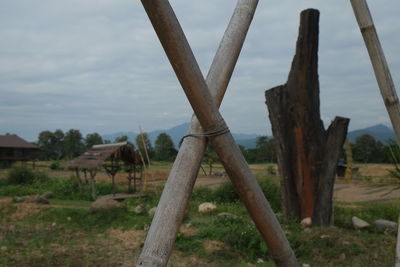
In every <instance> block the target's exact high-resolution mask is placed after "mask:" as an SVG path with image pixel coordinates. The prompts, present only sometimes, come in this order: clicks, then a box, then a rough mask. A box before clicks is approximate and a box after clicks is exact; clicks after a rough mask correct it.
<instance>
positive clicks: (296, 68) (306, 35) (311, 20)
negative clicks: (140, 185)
mask: <svg viewBox="0 0 400 267" xmlns="http://www.w3.org/2000/svg"><path fill="white" fill-rule="evenodd" d="M318 24H319V11H318V10H315V9H308V10H305V11H303V12H301V15H300V27H299V36H298V39H297V44H296V54H295V56H294V58H293V62H292V66H291V70H290V72H289V77H288V81H287V82H286V84H284V85H281V86H278V87H275V88H272V89H270V90H267V91H266V92H265V97H266V103H267V106H268V110H269V118H270V121H271V124H272V132H273V135H274V137H275V139H276V144H277V158H278V166H279V170H280V174H281V187H282V190H283V208H284V213H285V216H286V218H288V219H304V218H312V219H313V224H315V225H327V224H329V222H330V214H331V206H332V190H333V184H334V179H335V174H336V162H337V160H338V157H339V152H340V149H341V147H342V145H343V142H344V140H345V136H346V133H347V125H348V123H349V120H348V119H345V118H336V119H335V121H334V122H333V123H332V124H331V126H330V127H329V129H328V131H325V129H324V126H323V122H322V120H321V118H320V104H319V81H318V36H319V26H318Z"/></svg>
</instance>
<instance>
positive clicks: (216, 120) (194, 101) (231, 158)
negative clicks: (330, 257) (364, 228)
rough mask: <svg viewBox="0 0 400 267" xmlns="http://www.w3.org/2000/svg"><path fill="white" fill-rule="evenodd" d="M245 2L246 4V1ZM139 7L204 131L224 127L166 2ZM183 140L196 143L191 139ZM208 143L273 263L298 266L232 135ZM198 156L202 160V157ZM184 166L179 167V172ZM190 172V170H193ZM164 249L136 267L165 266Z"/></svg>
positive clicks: (190, 154) (228, 134) (145, 0)
mask: <svg viewBox="0 0 400 267" xmlns="http://www.w3.org/2000/svg"><path fill="white" fill-rule="evenodd" d="M245 2H246V1H245ZM247 2H248V3H250V2H249V1H247ZM142 4H143V6H144V7H145V10H146V12H147V14H148V16H149V18H150V20H151V22H152V24H153V27H154V29H155V30H156V33H157V35H158V37H159V39H160V41H161V43H162V45H163V47H164V50H165V52H166V54H167V56H168V58H169V60H170V62H171V65H172V67H173V69H174V71H175V73H176V75H177V77H178V79H179V81H180V83H181V85H182V87H183V89H184V91H185V93H186V95H187V97H188V99H189V102H190V103H191V105H192V107H193V110H194V112H195V114H196V116H197V118H198V119H199V121H200V123H201V126H202V128H203V129H204V131H212V130H215V129H221V128H222V129H223V128H225V127H226V124H225V122H224V120H223V118H222V116H221V114H220V113H219V111H218V107H217V105H215V104H214V100H213V98H212V96H211V94H210V92H209V89H208V86H207V84H206V82H205V80H204V78H203V76H202V74H201V71H200V69H199V67H198V65H197V62H196V60H195V58H194V56H193V53H192V51H191V49H190V47H189V44H188V42H187V40H186V38H185V36H184V33H183V31H182V29H181V27H180V25H179V22H178V21H177V19H176V17H175V15H174V13H173V11H172V8H171V6H170V5H169V3H168V1H162V0H153V1H149V0H143V1H142ZM187 139H188V140H197V139H195V138H187ZM211 143H212V145H213V147H214V149H215V151H216V152H217V154H218V156H219V157H220V159H221V161H222V163H223V165H224V167H225V169H226V171H227V173H228V175H229V176H230V178H231V180H232V181H233V183H234V185H235V186H236V188H237V189H238V192H239V195H240V197H241V198H242V200H243V202H244V203H245V205H246V207H247V208H248V209H249V211H250V215H251V217H252V218H253V220H254V221H255V224H256V226H257V227H258V229H259V230H260V232H261V233H262V236H263V237H264V239H265V240H266V242H267V244H268V245H269V251H271V254H272V256H273V257H274V259H275V262H276V263H277V264H278V266H298V263H297V260H296V258H295V256H294V253H293V251H292V249H291V248H290V245H289V243H288V241H287V239H286V237H285V235H284V233H283V231H282V229H281V227H280V225H279V222H278V221H277V219H276V217H275V215H274V214H273V212H272V209H271V208H270V206H269V204H268V202H267V200H266V199H265V196H264V195H263V193H262V191H261V188H260V187H259V185H258V184H257V182H256V180H255V178H254V176H253V175H252V173H251V171H250V169H249V167H248V165H247V163H246V162H245V160H244V158H243V156H242V154H241V152H240V150H239V148H238V146H237V145H236V144H235V142H234V140H233V137H232V135H231V134H230V133H227V134H224V135H220V136H216V137H213V138H211ZM192 152H193V151H192ZM192 152H191V153H188V156H189V157H197V156H198V154H193V153H192ZM203 152H204V146H203ZM200 157H202V154H201V156H200ZM179 162H181V161H178V163H179ZM174 165H175V164H174ZM185 167H186V166H183V165H180V166H179V169H181V168H185ZM190 171H193V169H191V170H190ZM197 171H198V169H197V170H196V174H197ZM169 186H173V185H169ZM171 190H172V189H171ZM188 191H190V190H187V193H189V194H190V192H188ZM175 208H176V207H175V206H172V205H171V206H169V210H170V211H172V210H173V209H175ZM156 219H159V218H156V216H155V219H154V220H156ZM161 220H162V218H161ZM176 220H177V222H176V224H180V218H176ZM156 242H158V240H157V241H156ZM167 249H169V248H167V247H163V248H159V250H157V251H153V254H151V255H150V254H149V256H148V257H147V258H145V259H142V260H143V262H142V261H138V263H137V265H138V266H164V265H163V264H166V263H165V262H161V261H159V259H160V256H161V257H163V254H165V253H167Z"/></svg>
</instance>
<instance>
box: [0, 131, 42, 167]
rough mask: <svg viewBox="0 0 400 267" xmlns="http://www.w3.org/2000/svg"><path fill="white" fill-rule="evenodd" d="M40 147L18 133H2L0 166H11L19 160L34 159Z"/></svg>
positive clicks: (0, 137)
mask: <svg viewBox="0 0 400 267" xmlns="http://www.w3.org/2000/svg"><path fill="white" fill-rule="evenodd" d="M38 151H39V148H38V147H37V146H36V145H34V144H31V143H29V142H27V141H25V140H24V139H22V138H21V137H19V136H18V135H15V134H12V135H0V167H9V166H11V164H12V163H14V162H17V161H22V162H27V161H33V162H34V160H35V159H36V157H37V153H38Z"/></svg>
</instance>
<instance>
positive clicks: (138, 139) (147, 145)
mask: <svg viewBox="0 0 400 267" xmlns="http://www.w3.org/2000/svg"><path fill="white" fill-rule="evenodd" d="M143 140H144V145H143ZM136 146H137V148H138V149H139V151H140V153H141V154H142V156H143V158H144V160H145V161H146V151H145V148H146V149H147V153H148V155H149V157H150V158H152V157H153V156H154V150H153V147H152V145H151V142H150V139H149V136H148V134H147V133H146V132H144V133H141V134H138V135H137V136H136Z"/></svg>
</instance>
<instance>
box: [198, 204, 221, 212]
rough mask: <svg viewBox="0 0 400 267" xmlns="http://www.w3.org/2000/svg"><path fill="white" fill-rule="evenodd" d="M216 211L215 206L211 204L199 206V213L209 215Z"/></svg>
mask: <svg viewBox="0 0 400 267" xmlns="http://www.w3.org/2000/svg"><path fill="white" fill-rule="evenodd" d="M216 209H217V206H216V205H215V204H213V203H211V202H204V203H202V204H200V205H199V212H200V213H210V212H213V211H215V210H216Z"/></svg>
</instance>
